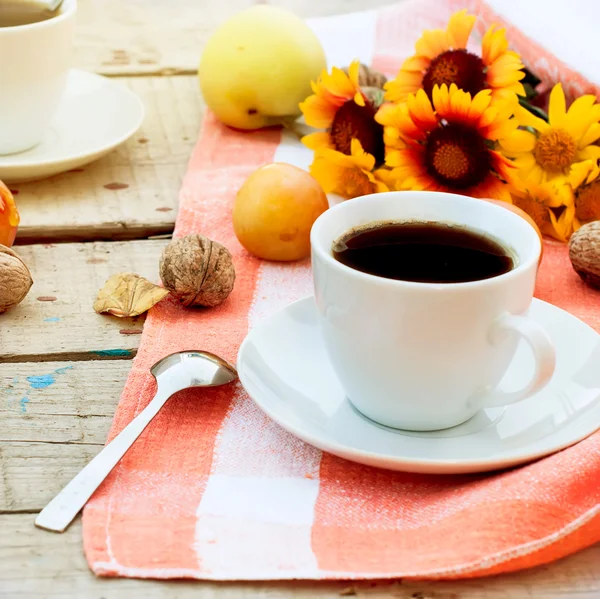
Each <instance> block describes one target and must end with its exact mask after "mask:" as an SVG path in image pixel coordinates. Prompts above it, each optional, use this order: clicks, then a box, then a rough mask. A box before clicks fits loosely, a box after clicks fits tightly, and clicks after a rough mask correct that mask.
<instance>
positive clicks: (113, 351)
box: [90, 349, 131, 358]
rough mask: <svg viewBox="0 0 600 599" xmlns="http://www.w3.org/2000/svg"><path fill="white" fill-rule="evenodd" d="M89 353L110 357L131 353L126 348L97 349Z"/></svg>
mask: <svg viewBox="0 0 600 599" xmlns="http://www.w3.org/2000/svg"><path fill="white" fill-rule="evenodd" d="M90 353H91V354H95V355H96V356H110V357H111V358H114V357H119V356H130V355H131V351H130V350H128V349H99V350H97V351H93V352H90Z"/></svg>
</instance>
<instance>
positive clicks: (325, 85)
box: [300, 60, 384, 163]
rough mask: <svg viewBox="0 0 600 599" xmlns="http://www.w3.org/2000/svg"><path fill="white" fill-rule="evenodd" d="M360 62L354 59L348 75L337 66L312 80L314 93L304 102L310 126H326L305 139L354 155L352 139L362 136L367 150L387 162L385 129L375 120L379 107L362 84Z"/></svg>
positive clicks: (316, 146)
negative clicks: (384, 140) (360, 81)
mask: <svg viewBox="0 0 600 599" xmlns="http://www.w3.org/2000/svg"><path fill="white" fill-rule="evenodd" d="M359 67H360V63H359V62H358V61H356V60H355V61H353V62H352V64H351V65H350V67H349V68H348V74H346V73H345V72H344V71H342V70H341V69H338V68H336V67H334V68H333V69H332V71H331V74H328V73H327V71H323V73H322V74H321V76H320V77H319V80H318V81H317V82H316V83H314V82H313V83H312V89H313V92H314V94H313V95H311V96H309V97H308V98H306V100H305V101H304V102H302V103H301V104H300V110H302V112H303V114H304V120H305V121H306V124H307V125H310V126H311V127H315V128H317V129H325V131H319V132H316V133H311V134H310V135H306V136H305V137H303V138H302V142H303V143H304V144H305V145H306V146H308V147H309V148H311V149H312V150H319V149H324V148H329V149H332V150H337V151H338V152H341V153H342V154H346V155H348V156H349V155H351V154H352V148H351V146H352V140H353V139H358V140H359V141H360V143H361V146H362V148H363V149H364V151H365V152H367V153H368V154H370V155H372V156H374V157H375V160H376V162H377V163H381V162H383V149H384V146H383V130H382V127H381V125H379V124H378V123H377V122H375V120H374V117H375V113H376V112H377V109H376V108H375V106H374V104H373V102H371V101H370V100H369V99H368V98H367V96H366V95H365V94H364V93H363V91H362V90H361V88H360V85H359V84H358V72H359Z"/></svg>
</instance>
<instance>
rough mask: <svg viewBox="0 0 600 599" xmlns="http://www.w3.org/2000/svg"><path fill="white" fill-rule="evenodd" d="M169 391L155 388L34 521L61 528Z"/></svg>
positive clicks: (81, 505) (117, 460) (137, 433)
mask: <svg viewBox="0 0 600 599" xmlns="http://www.w3.org/2000/svg"><path fill="white" fill-rule="evenodd" d="M171 395H172V392H170V391H169V392H165V391H162V392H161V390H160V389H158V390H157V392H156V395H155V396H154V398H153V399H152V401H151V402H150V403H149V404H148V405H147V406H146V407H145V408H144V410H143V411H142V412H140V414H138V415H137V416H136V417H135V418H134V419H133V420H132V421H131V422H130V423H129V424H128V425H127V426H126V427H125V428H124V429H123V430H122V431H121V432H120V433H119V434H118V435H117V436H116V437H115V438H114V439H113V440H112V441H111V442H110V443H109V444H108V445H106V446H105V447H104V449H102V451H101V452H100V453H99V454H98V455H97V456H96V457H95V458H94V459H93V460H92V461H91V462H90V463H89V464H87V466H85V467H84V468H83V469H82V470H81V472H79V474H77V475H76V476H75V478H73V480H71V482H69V483H68V484H67V485H66V486H65V488H64V489H63V490H62V491H61V492H60V493H59V494H58V495H56V497H54V499H52V501H50V503H49V504H48V505H47V506H46V507H45V508H44V509H43V510H42V511H41V512H40V513H39V514H38V517H37V518H36V519H35V525H36V526H38V527H39V528H44V529H46V530H51V531H54V532H64V531H65V529H66V528H67V526H69V524H70V523H71V522H72V520H73V519H74V518H75V516H77V514H78V513H79V511H80V510H81V508H82V507H83V506H84V505H85V503H86V502H87V500H88V499H89V498H90V497H91V496H92V494H93V493H94V491H95V490H96V489H97V488H98V487H99V486H100V484H101V483H102V481H103V480H104V479H105V478H106V477H107V476H108V474H109V472H110V471H111V470H112V469H113V468H114V467H115V466H116V465H117V463H118V462H119V460H120V459H121V458H122V457H123V456H124V455H125V453H126V452H127V450H128V449H129V448H130V447H131V446H132V445H133V443H134V441H135V440H136V439H137V438H138V437H139V436H140V435H141V433H142V431H143V430H144V429H145V428H146V427H147V426H148V424H149V423H150V421H151V420H152V419H153V418H154V416H156V414H157V413H158V411H159V410H160V409H161V408H162V407H163V405H164V404H165V402H166V401H167V399H169V397H170V396H171Z"/></svg>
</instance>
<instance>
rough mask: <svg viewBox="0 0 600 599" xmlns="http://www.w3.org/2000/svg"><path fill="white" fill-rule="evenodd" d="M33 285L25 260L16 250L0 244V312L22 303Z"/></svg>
mask: <svg viewBox="0 0 600 599" xmlns="http://www.w3.org/2000/svg"><path fill="white" fill-rule="evenodd" d="M32 285H33V280H32V279H31V273H30V272H29V269H28V268H27V266H26V264H25V262H23V260H21V258H20V257H19V255H18V254H17V253H16V252H14V251H13V250H11V249H10V248H7V247H6V246H4V245H0V314H1V313H2V312H6V310H8V309H9V308H12V307H13V306H16V305H17V304H18V303H20V302H21V301H22V300H23V298H24V297H25V296H26V295H27V292H28V291H29V289H31V286H32Z"/></svg>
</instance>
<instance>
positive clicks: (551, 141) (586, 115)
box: [501, 83, 600, 183]
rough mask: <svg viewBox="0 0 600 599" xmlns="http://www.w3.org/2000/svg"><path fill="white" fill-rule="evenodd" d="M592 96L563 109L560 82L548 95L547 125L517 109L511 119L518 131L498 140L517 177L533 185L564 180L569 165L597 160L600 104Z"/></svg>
mask: <svg viewBox="0 0 600 599" xmlns="http://www.w3.org/2000/svg"><path fill="white" fill-rule="evenodd" d="M595 102H596V97H595V96H592V95H586V96H581V97H580V98H577V100H575V101H574V102H573V104H571V107H570V108H569V110H568V111H567V110H566V105H565V94H564V93H563V90H562V86H561V84H560V83H558V84H557V85H555V86H554V88H553V90H552V92H551V94H550V106H549V111H548V119H549V122H548V123H546V122H545V121H544V120H542V119H540V118H538V117H536V116H534V115H533V114H531V113H530V112H529V111H528V110H525V109H524V108H523V107H521V106H518V107H517V108H516V109H515V116H516V118H517V120H518V121H519V124H520V125H521V126H522V127H528V128H530V129H532V130H533V132H532V131H524V130H522V129H520V130H518V131H515V132H514V133H513V134H512V135H510V136H509V137H507V138H506V139H504V140H502V142H501V145H502V147H503V149H504V153H505V154H506V155H507V156H510V157H512V158H514V162H515V165H516V166H517V167H518V169H519V176H520V177H521V178H522V179H523V180H526V181H528V182H529V181H531V182H533V183H545V182H546V181H552V180H557V182H559V181H561V182H562V181H565V180H566V178H567V175H568V173H569V171H570V169H571V167H572V165H574V164H576V163H577V162H581V161H584V160H597V159H598V158H600V147H598V146H596V145H593V144H594V142H595V141H596V140H597V139H599V138H600V124H599V121H600V104H596V103H595Z"/></svg>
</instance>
